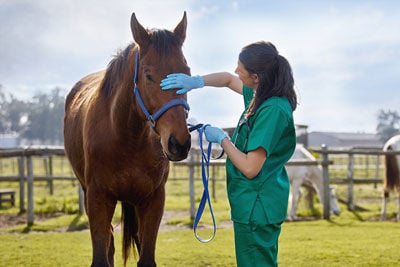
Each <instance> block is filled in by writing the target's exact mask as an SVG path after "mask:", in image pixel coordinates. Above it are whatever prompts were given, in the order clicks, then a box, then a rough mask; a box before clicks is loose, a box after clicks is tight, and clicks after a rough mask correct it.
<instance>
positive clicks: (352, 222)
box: [0, 159, 400, 267]
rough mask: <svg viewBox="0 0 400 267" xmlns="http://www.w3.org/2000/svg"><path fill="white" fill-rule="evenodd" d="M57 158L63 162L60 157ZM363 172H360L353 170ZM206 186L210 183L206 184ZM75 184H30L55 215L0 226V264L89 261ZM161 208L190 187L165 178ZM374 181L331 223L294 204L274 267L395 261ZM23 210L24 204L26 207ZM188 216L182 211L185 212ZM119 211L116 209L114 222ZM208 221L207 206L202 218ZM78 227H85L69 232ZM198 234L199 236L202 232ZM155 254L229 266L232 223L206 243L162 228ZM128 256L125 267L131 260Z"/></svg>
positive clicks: (221, 201) (222, 201) (225, 217)
mask: <svg viewBox="0 0 400 267" xmlns="http://www.w3.org/2000/svg"><path fill="white" fill-rule="evenodd" d="M59 161H62V159H59ZM42 162H43V160H41V159H40V160H38V161H37V162H36V163H35V173H40V172H45V168H44V167H40V165H41V164H42ZM56 162H57V161H53V166H59V167H57V169H56V170H55V172H57V173H62V172H63V171H66V172H67V173H68V172H69V170H68V168H67V167H60V166H61V165H58V163H56ZM14 165H15V164H13V163H10V162H8V163H3V164H2V165H1V166H0V167H1V168H0V169H1V170H3V172H1V170H0V174H1V175H4V173H5V172H12V168H14V167H13V166H14ZM213 171H214V172H212V173H211V176H212V177H225V173H224V171H223V169H219V170H213ZM195 173H196V175H197V180H196V182H195V196H196V203H197V205H198V201H199V200H200V197H201V193H202V184H201V182H200V180H199V169H196V171H195ZM361 174H362V173H361V172H360V175H361ZM187 176H188V175H187V170H185V169H179V168H177V169H175V168H174V169H173V170H172V171H171V175H170V178H179V179H182V178H187ZM0 187H2V188H3V187H4V188H14V189H16V191H17V192H18V189H19V185H18V183H17V182H1V183H0ZM209 187H210V191H212V189H211V188H212V184H211V182H210V185H209ZM77 190H78V186H77V182H76V181H56V182H54V194H53V195H50V193H49V186H48V184H47V183H46V182H40V181H39V182H36V181H35V188H34V196H35V198H34V201H35V214H42V215H43V214H44V215H46V214H52V215H54V214H56V215H57V216H53V217H52V218H50V219H47V220H35V224H34V225H32V226H30V227H27V226H26V225H25V224H22V225H19V226H14V227H10V228H7V229H4V228H3V229H0V251H1V253H0V266H88V265H90V260H91V241H90V234H89V232H88V231H87V230H85V229H87V228H88V221H87V217H86V215H77V210H78V198H77ZM166 191H167V199H166V210H167V211H185V212H187V211H188V210H189V194H188V192H189V185H188V181H187V180H173V179H170V180H169V181H168V183H167V189H166ZM336 192H337V195H338V197H339V198H341V199H346V198H347V186H345V185H337V189H336ZM381 195H382V189H381V185H380V184H378V185H377V186H376V187H375V186H374V185H373V184H369V185H358V184H357V185H355V186H354V196H355V203H356V204H357V205H358V206H360V207H363V208H364V209H366V211H363V212H359V211H355V212H351V211H348V210H347V208H346V206H345V205H343V204H341V205H340V207H341V210H342V213H341V215H340V216H332V217H331V220H329V221H325V220H315V219H314V220H308V219H309V217H310V216H313V217H315V216H316V217H320V216H321V214H322V205H321V204H320V203H316V204H315V205H314V206H315V209H314V210H308V209H307V208H306V205H305V203H303V202H302V201H301V202H300V206H299V210H298V213H299V215H300V217H301V218H304V219H307V220H306V221H299V222H287V223H284V224H283V226H282V234H281V237H280V243H279V259H280V266H396V265H398V262H400V253H399V252H398V248H399V247H400V239H399V238H397V237H396V233H399V232H400V224H399V223H396V222H393V217H394V216H395V212H396V210H397V204H396V201H395V200H394V197H392V201H391V202H390V203H389V207H388V212H389V213H388V216H389V217H390V218H391V220H392V221H387V222H379V221H378V218H379V213H380V206H381ZM16 198H17V203H16V207H13V208H2V209H0V216H1V215H2V214H17V213H18V212H19V209H18V206H19V203H18V202H19V196H18V195H17V196H16ZM212 204H213V210H214V213H215V216H216V220H217V225H218V226H220V225H222V224H223V223H224V222H225V221H229V205H228V201H227V197H226V188H225V182H224V181H222V182H220V181H218V182H216V183H215V198H214V199H213V200H212ZM25 207H26V205H25ZM184 214H187V213H184ZM119 219H120V209H119V208H117V209H116V214H115V216H114V224H118V222H119ZM191 223H192V221H191V220H190V218H189V216H187V215H179V216H175V217H173V218H171V219H170V220H169V222H168V224H170V225H191ZM201 223H202V224H206V225H211V218H210V215H209V213H208V211H207V210H205V212H204V216H203V218H202V221H201ZM76 230H84V231H76ZM199 234H200V235H201V236H202V237H204V238H206V237H208V235H209V234H210V231H209V229H207V230H205V231H202V230H200V232H199ZM115 244H116V245H115V247H116V253H115V261H116V266H122V259H121V234H120V233H119V232H117V233H116V235H115ZM156 258H157V263H158V266H194V267H195V266H235V256H234V244H233V231H232V229H231V228H228V229H218V230H217V235H216V237H215V239H214V240H212V241H211V242H210V243H206V244H203V243H200V242H198V241H197V240H196V239H195V237H194V235H193V231H192V230H178V231H168V232H166V231H161V232H160V233H159V236H158V241H157V251H156ZM134 261H135V260H134V259H133V257H132V258H131V259H130V261H129V263H128V265H135V263H134Z"/></svg>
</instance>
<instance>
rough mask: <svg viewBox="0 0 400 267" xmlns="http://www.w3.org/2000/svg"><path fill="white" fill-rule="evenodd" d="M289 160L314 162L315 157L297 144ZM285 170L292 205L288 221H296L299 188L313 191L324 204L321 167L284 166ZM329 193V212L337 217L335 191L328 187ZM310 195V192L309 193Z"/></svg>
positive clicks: (299, 196)
mask: <svg viewBox="0 0 400 267" xmlns="http://www.w3.org/2000/svg"><path fill="white" fill-rule="evenodd" d="M291 159H294V160H296V159H307V160H313V161H315V160H316V159H315V157H314V156H313V155H311V153H310V152H309V151H308V150H307V149H306V148H305V147H304V146H303V145H302V144H297V145H296V150H295V152H294V153H293V156H292V158H291ZM286 170H287V173H288V176H289V178H290V184H291V192H292V194H291V198H292V203H291V206H290V211H289V214H288V220H297V219H298V217H297V215H296V211H297V208H298V205H299V201H300V198H301V195H302V193H301V189H300V187H301V186H304V187H306V188H307V189H308V190H312V191H313V190H315V192H316V193H317V195H318V199H319V201H320V202H321V203H322V204H324V183H323V177H322V167H321V166H319V165H308V166H305V165H303V166H286ZM329 189H330V190H329V191H330V198H329V200H330V201H329V203H330V212H331V213H333V214H335V215H339V214H340V209H339V205H338V201H337V198H336V194H335V190H334V188H332V187H329ZM309 193H310V192H309ZM308 200H309V201H312V195H311V198H310V197H309V198H308ZM310 206H311V207H312V202H311V203H309V207H310Z"/></svg>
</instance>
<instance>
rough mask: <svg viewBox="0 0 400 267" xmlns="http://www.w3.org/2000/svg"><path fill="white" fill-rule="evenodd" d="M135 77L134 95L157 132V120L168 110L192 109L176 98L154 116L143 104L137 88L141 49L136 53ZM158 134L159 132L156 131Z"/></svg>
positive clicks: (187, 110) (182, 100)
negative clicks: (180, 107)
mask: <svg viewBox="0 0 400 267" xmlns="http://www.w3.org/2000/svg"><path fill="white" fill-rule="evenodd" d="M135 61H136V62H135V75H134V78H133V84H134V85H135V86H134V89H133V93H134V94H135V96H136V99H137V101H138V103H139V106H140V108H141V110H142V111H143V113H144V115H145V116H146V119H147V120H148V121H149V122H150V127H151V128H152V129H153V130H155V131H156V128H155V127H156V122H157V120H158V119H159V118H160V117H161V115H162V114H164V112H166V111H167V110H168V109H170V108H172V107H174V106H183V107H184V108H185V110H186V112H189V110H190V107H189V104H188V103H187V102H186V101H185V100H184V99H181V98H176V99H172V100H170V101H169V102H167V103H166V104H165V105H163V106H162V107H161V108H159V109H158V110H157V111H156V112H154V114H152V115H151V114H150V113H149V111H148V110H147V108H146V106H145V105H144V103H143V100H142V97H141V96H140V93H139V90H138V88H137V81H138V72H139V49H138V50H137V51H136V59H135ZM156 132H157V131H156Z"/></svg>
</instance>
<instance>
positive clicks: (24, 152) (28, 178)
mask: <svg viewBox="0 0 400 267" xmlns="http://www.w3.org/2000/svg"><path fill="white" fill-rule="evenodd" d="M311 151H312V152H314V153H318V154H320V160H317V161H310V160H290V161H289V162H288V163H287V165H297V166H305V165H321V166H322V169H323V180H324V196H325V199H324V207H323V218H324V219H329V216H330V211H329V207H330V205H329V204H330V203H329V201H330V199H329V185H330V184H331V183H345V184H347V185H348V199H347V205H348V208H349V209H350V210H352V209H353V208H354V197H353V191H354V185H355V184H365V183H381V182H382V179H381V178H379V177H378V171H376V172H375V173H376V175H375V177H372V178H364V179H359V178H356V177H354V157H355V155H370V156H376V157H377V160H376V169H377V170H378V168H380V167H381V164H380V160H379V157H380V156H382V155H386V154H396V155H399V154H400V151H390V152H383V151H381V150H377V149H369V150H365V149H348V150H338V149H328V147H326V146H322V147H321V148H320V149H312V150H311ZM339 154H342V155H345V157H347V158H348V164H347V177H346V178H344V179H343V178H340V179H339V178H336V177H330V175H329V168H330V167H331V166H333V163H334V162H333V161H332V159H331V158H330V156H331V157H332V156H333V155H339ZM64 155H65V154H64V149H63V147H27V148H17V149H6V150H1V149H0V159H1V158H17V159H18V174H17V175H9V176H0V181H19V193H20V194H19V205H20V211H21V212H25V211H27V215H28V216H27V223H28V225H31V224H33V223H34V201H33V186H34V181H48V182H49V185H50V191H51V190H52V189H51V188H52V187H51V185H52V181H54V180H75V179H76V178H75V177H74V176H73V175H72V174H71V175H69V176H59V175H54V173H53V167H52V160H51V159H52V156H64ZM33 157H48V159H49V161H48V169H47V170H46V174H45V175H37V174H34V168H33V164H32V158H33ZM175 165H176V166H186V167H187V168H188V172H187V173H188V178H189V179H188V180H189V196H190V216H191V218H194V217H195V212H196V208H195V194H194V181H195V167H199V166H201V161H200V157H199V156H198V151H196V150H195V149H192V151H191V153H190V154H189V157H188V159H186V160H184V161H181V162H174V163H173V164H172V168H171V171H172V172H173V168H174V166H175ZM224 165H225V159H221V160H213V161H212V162H211V167H212V168H220V167H223V166H224ZM170 179H174V177H171V178H170ZM221 180H223V179H222V178H218V177H210V181H211V187H212V188H211V192H212V195H213V196H215V182H217V181H221ZM25 183H26V184H27V204H28V207H27V210H26V209H25V206H24V205H25V204H24V203H25V201H24V200H25V193H24V192H25ZM78 188H79V189H78V194H79V212H80V213H83V212H84V205H83V203H84V202H83V192H82V188H81V187H80V186H79V187H78Z"/></svg>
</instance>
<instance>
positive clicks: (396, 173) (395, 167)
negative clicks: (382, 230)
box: [381, 135, 400, 221]
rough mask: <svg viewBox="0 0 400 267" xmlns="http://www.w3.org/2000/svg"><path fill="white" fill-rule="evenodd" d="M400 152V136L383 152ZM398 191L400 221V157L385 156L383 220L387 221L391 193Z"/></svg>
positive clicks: (390, 142) (385, 147)
mask: <svg viewBox="0 0 400 267" xmlns="http://www.w3.org/2000/svg"><path fill="white" fill-rule="evenodd" d="M393 150H400V135H396V136H393V137H392V138H390V139H389V140H388V141H387V142H386V143H385V145H384V146H383V151H393ZM394 189H396V191H397V194H398V206H397V207H398V211H397V216H396V219H397V221H400V155H385V177H384V183H383V193H384V196H383V204H382V212H381V220H385V219H386V208H387V201H388V199H389V193H390V191H393V190H394Z"/></svg>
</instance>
